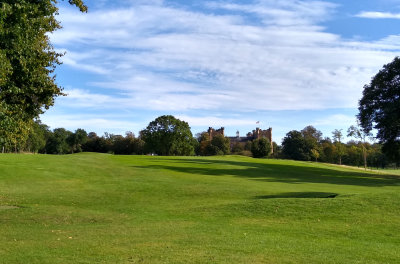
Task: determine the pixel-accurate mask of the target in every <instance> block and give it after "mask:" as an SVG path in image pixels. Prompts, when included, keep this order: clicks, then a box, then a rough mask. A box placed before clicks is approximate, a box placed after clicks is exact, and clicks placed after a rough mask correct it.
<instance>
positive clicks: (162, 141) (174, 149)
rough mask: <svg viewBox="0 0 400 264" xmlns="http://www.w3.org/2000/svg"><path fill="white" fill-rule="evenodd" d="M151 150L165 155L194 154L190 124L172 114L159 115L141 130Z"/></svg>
mask: <svg viewBox="0 0 400 264" xmlns="http://www.w3.org/2000/svg"><path fill="white" fill-rule="evenodd" d="M140 137H141V139H143V140H144V141H145V144H146V149H147V150H148V151H149V152H152V153H156V154H158V155H164V156H170V155H175V156H187V155H193V154H194V143H195V141H196V140H195V139H194V138H193V135H192V132H191V131H190V127H189V124H188V123H187V122H185V121H181V120H179V119H177V118H175V117H174V116H172V115H164V116H160V117H157V118H156V119H155V120H154V121H152V122H150V124H149V125H148V126H147V128H146V129H144V130H142V131H141V132H140Z"/></svg>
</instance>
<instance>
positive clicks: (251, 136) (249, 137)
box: [207, 127, 273, 150]
mask: <svg viewBox="0 0 400 264" xmlns="http://www.w3.org/2000/svg"><path fill="white" fill-rule="evenodd" d="M207 133H208V136H209V138H210V140H212V138H213V137H214V136H216V135H222V136H225V128H224V127H221V128H220V129H214V128H212V127H209V128H208V130H207ZM228 138H229V140H230V141H231V148H232V146H233V145H235V144H237V143H239V144H246V143H247V142H251V141H253V140H255V139H260V138H266V139H268V140H269V142H270V144H271V150H273V145H272V128H271V127H270V128H268V129H266V130H262V129H260V128H259V127H257V128H256V129H255V130H253V131H252V132H249V133H247V134H246V136H245V137H241V136H240V133H239V131H237V132H236V137H228Z"/></svg>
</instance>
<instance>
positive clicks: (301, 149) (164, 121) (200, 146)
mask: <svg viewBox="0 0 400 264" xmlns="http://www.w3.org/2000/svg"><path fill="white" fill-rule="evenodd" d="M342 131H343V130H342V129H335V130H334V131H333V132H332V138H329V137H323V135H322V132H321V131H319V130H317V129H316V128H315V127H313V126H307V127H305V128H304V129H302V130H301V131H297V130H292V131H290V132H288V133H287V134H286V136H285V137H284V139H283V141H282V144H281V145H277V144H276V143H275V142H273V144H272V145H273V150H271V144H270V142H269V141H268V139H266V138H260V139H255V140H253V141H249V142H246V143H238V142H236V143H235V144H231V142H230V139H229V138H228V137H225V136H223V135H215V136H214V137H213V138H212V139H210V137H209V134H208V133H207V132H202V133H199V134H197V135H196V136H195V137H194V136H193V135H192V133H191V130H190V127H189V124H188V123H187V122H185V121H181V120H179V119H177V118H175V117H173V116H170V115H168V116H160V117H158V118H156V119H155V120H154V121H152V122H150V124H149V125H148V126H147V127H146V128H145V129H143V130H142V131H140V132H139V135H138V136H137V137H136V136H135V134H134V133H133V132H126V133H125V135H114V134H110V133H104V135H102V136H99V135H97V134H96V133H95V132H89V133H87V132H86V131H85V130H84V129H77V130H75V131H74V132H72V131H69V130H67V129H65V128H56V129H54V130H50V129H49V127H48V126H47V125H45V124H42V123H41V122H40V120H36V121H34V122H33V125H32V129H30V130H29V131H28V133H27V136H26V138H25V140H21V141H16V142H14V141H8V142H4V141H1V142H0V147H1V149H2V152H32V153H43V154H68V153H78V152H99V153H113V154H120V155H145V154H151V155H167V156H168V155H179V156H189V155H200V156H212V155H227V154H236V155H246V156H252V157H255V158H262V157H269V158H282V159H293V160H302V161H320V162H327V163H335V164H345V165H352V166H367V164H368V166H370V167H382V168H384V167H386V166H388V165H390V164H391V163H392V162H393V160H391V159H390V158H389V157H388V156H387V155H385V154H384V153H383V152H382V144H378V143H369V142H367V141H366V140H365V137H364V138H363V136H362V135H361V132H360V130H359V129H358V128H357V127H355V126H351V127H350V128H349V129H348V130H347V136H349V137H354V139H353V140H350V141H348V142H347V143H344V142H343V138H344V134H343V132H342ZM364 136H365V135H364ZM397 165H398V164H397Z"/></svg>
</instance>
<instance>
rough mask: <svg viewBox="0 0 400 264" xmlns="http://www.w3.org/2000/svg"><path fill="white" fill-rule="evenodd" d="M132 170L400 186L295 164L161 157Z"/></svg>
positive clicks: (389, 178)
mask: <svg viewBox="0 0 400 264" xmlns="http://www.w3.org/2000/svg"><path fill="white" fill-rule="evenodd" d="M157 163H159V164H157ZM210 165H214V166H210ZM231 166H235V167H236V168H231ZM132 167H135V168H146V169H148V168H152V169H160V170H161V169H162V170H170V171H176V172H181V173H186V174H198V175H211V176H222V175H225V176H226V175H231V176H235V177H241V178H248V179H252V180H257V181H264V182H282V183H292V184H300V183H304V182H306V183H327V184H338V185H358V186H371V187H383V186H398V185H400V178H399V177H398V176H394V175H382V174H371V173H364V172H362V171H360V172H351V171H341V170H338V169H335V168H317V167H306V166H298V165H295V164H263V163H257V162H254V163H253V162H243V161H231V160H214V159H190V158H189V159H186V158H175V159H167V158H162V157H158V158H157V160H153V161H151V164H149V165H148V166H132Z"/></svg>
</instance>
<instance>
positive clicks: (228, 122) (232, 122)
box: [176, 115, 257, 128]
mask: <svg viewBox="0 0 400 264" xmlns="http://www.w3.org/2000/svg"><path fill="white" fill-rule="evenodd" d="M176 118H178V119H180V120H184V121H186V122H188V123H189V125H190V126H195V127H204V128H208V127H215V128H219V127H235V126H244V125H250V126H255V124H256V122H257V121H256V120H254V119H253V120H251V119H237V118H222V117H217V116H208V117H193V116H188V115H178V116H176Z"/></svg>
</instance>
